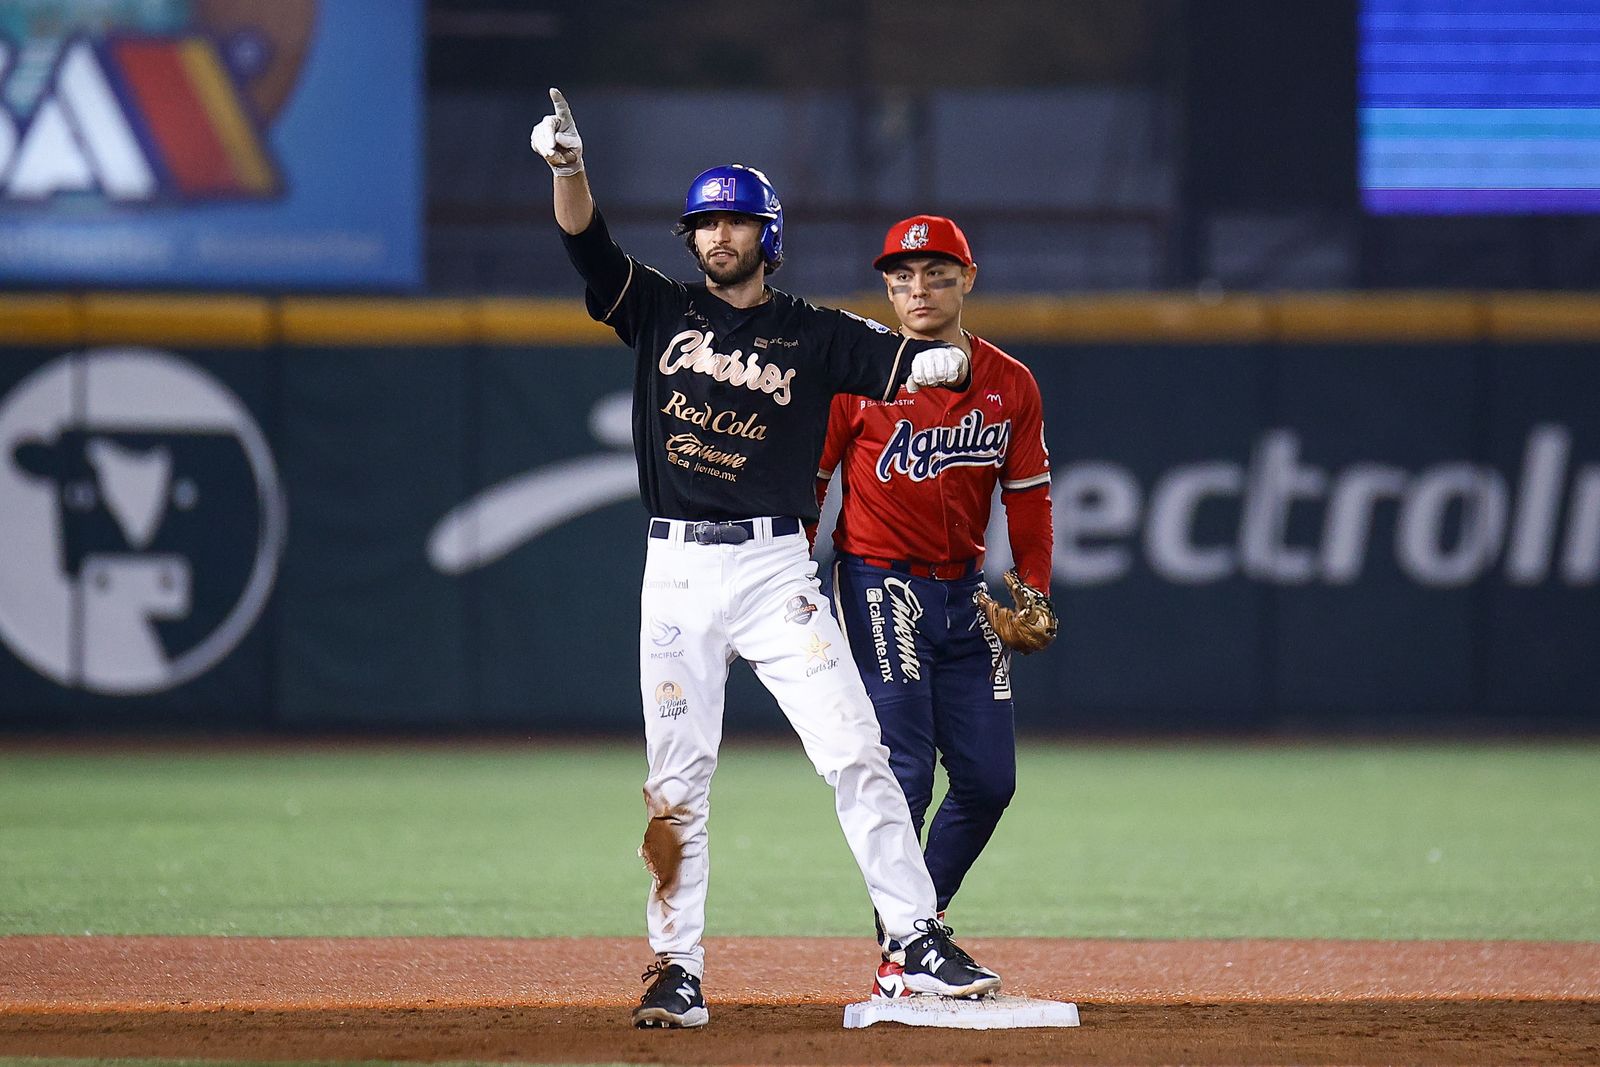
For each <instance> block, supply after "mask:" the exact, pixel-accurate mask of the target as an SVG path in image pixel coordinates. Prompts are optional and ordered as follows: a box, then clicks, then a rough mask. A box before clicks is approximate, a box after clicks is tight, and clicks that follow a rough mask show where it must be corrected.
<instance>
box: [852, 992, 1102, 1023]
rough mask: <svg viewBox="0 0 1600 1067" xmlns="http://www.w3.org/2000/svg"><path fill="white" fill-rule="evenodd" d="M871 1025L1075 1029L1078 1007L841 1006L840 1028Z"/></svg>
mask: <svg viewBox="0 0 1600 1067" xmlns="http://www.w3.org/2000/svg"><path fill="white" fill-rule="evenodd" d="M873 1023H904V1024H905V1025H907V1026H946V1027H952V1028H955V1029H958V1030H1013V1029H1018V1028H1020V1027H1028V1026H1077V1025H1078V1006H1077V1005H1076V1004H1073V1003H1070V1002H1064V1001H1059V1000H1033V999H1031V998H1028V997H1005V996H997V997H985V998H983V999H982V1000H956V999H954V998H952V997H935V996H916V997H895V998H893V999H890V998H887V997H873V998H872V999H871V1000H864V1001H862V1002H861V1003H859V1004H846V1005H845V1006H844V1028H845V1029H846V1030H856V1029H860V1028H861V1027H863V1026H871V1025H872V1024H873Z"/></svg>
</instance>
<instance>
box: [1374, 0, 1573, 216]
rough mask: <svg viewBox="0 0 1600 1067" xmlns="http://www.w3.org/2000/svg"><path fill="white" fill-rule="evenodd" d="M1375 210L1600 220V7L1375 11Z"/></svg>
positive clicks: (1430, 4) (1379, 5)
mask: <svg viewBox="0 0 1600 1067" xmlns="http://www.w3.org/2000/svg"><path fill="white" fill-rule="evenodd" d="M1360 10H1361V14H1360V19H1361V23H1360V34H1359V40H1360V44H1359V50H1360V51H1359V60H1358V77H1359V79H1360V83H1359V106H1360V109H1361V114H1360V124H1359V125H1360V182H1361V197H1362V203H1363V204H1364V205H1365V207H1366V209H1367V210H1368V211H1369V212H1372V213H1374V214H1383V215H1471V214H1486V215H1525V214H1592V213H1596V212H1600V0H1448V2H1446V0H1363V3H1362V4H1361V9H1360Z"/></svg>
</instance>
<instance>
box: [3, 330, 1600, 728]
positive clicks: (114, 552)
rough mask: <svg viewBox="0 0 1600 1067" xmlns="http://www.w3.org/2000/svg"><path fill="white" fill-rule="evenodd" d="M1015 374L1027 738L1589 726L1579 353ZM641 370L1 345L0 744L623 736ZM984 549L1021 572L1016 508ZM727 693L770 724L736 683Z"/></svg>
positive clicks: (758, 703)
mask: <svg viewBox="0 0 1600 1067" xmlns="http://www.w3.org/2000/svg"><path fill="white" fill-rule="evenodd" d="M1012 351H1013V354H1015V355H1016V356H1018V357H1019V358H1020V359H1022V360H1023V361H1024V362H1026V363H1027V364H1028V365H1029V366H1030V367H1031V368H1032V370H1033V372H1034V374H1035V377H1036V378H1037V379H1038V382H1039V385H1040V389H1041V392H1042V395H1043V399H1044V411H1045V420H1046V433H1047V437H1048V441H1049V445H1050V450H1051V456H1052V471H1053V477H1052V484H1051V495H1052V499H1053V503H1054V539H1055V540H1054V546H1053V553H1054V578H1053V588H1052V595H1053V597H1054V599H1055V602H1056V604H1057V606H1058V608H1059V610H1060V612H1061V616H1062V628H1061V637H1060V639H1059V640H1058V641H1057V642H1056V644H1055V645H1053V646H1052V647H1051V648H1049V649H1048V650H1046V651H1044V652H1042V653H1040V654H1038V655H1033V656H1028V657H1025V658H1022V657H1019V658H1018V659H1017V660H1016V661H1015V662H1013V663H1012V664H1011V668H1012V669H1011V687H1012V690H1013V692H1014V694H1015V700H1016V708H1017V716H1018V722H1019V725H1021V726H1022V728H1024V729H1025V730H1029V731H1038V732H1052V731H1068V732H1073V733H1083V732H1123V733H1126V732H1171V731H1176V732H1185V733H1195V732H1204V733H1215V732H1251V733H1261V732H1281V731H1294V730H1315V731H1321V730H1330V729H1332V730H1371V731H1380V732H1381V731H1393V730H1402V731H1422V730H1434V729H1439V730H1443V729H1456V728H1462V727H1473V726H1488V727H1492V728H1497V729H1523V728H1532V729H1542V728H1571V727H1573V726H1581V725H1583V724H1585V723H1589V724H1592V723H1593V722H1594V721H1596V717H1597V716H1600V698H1597V694H1600V658H1597V657H1595V656H1594V655H1593V651H1592V650H1593V644H1594V634H1595V633H1596V632H1600V609H1597V608H1596V600H1595V592H1596V589H1597V588H1600V419H1597V417H1596V414H1595V409H1594V405H1593V403H1592V398H1593V397H1594V396H1595V395H1596V394H1597V392H1600V363H1597V362H1596V361H1595V360H1594V359H1593V358H1592V353H1591V352H1589V351H1588V350H1587V349H1586V348H1584V347H1582V346H1572V347H1564V346H1554V345H1546V346H1523V347H1514V346H1482V347H1474V346H1470V345H1438V346H1423V345H1414V346H1408V347H1404V348H1397V347H1392V346H1382V345H1345V346H1332V345H1329V346H1298V347H1293V348H1287V349H1285V348H1278V347H1273V346H1256V345H1218V346H1210V347H1203V346H1142V347H1134V346H1074V347H1059V346H1053V347H1046V346H1022V345H1018V346H1013V348H1012ZM628 378H629V373H628V357H627V354H626V353H625V352H623V351H620V350H618V349H616V348H595V349H587V348H568V349H534V348H516V347H509V346H508V347H497V348H492V349H488V350H484V349H473V348H457V347H452V346H448V345H439V346H427V347H386V348H355V347H326V348H290V349H278V350H270V349H269V350H260V351H255V352H248V353H241V352H238V351H233V352H226V353H217V352H206V351H203V350H195V349H180V350H161V349H152V348H130V347H114V346H112V347H100V348H90V349H87V350H82V351H71V350H44V349H40V350H32V349H25V350H15V349H14V350H10V351H9V352H8V357H7V359H6V360H4V361H0V726H6V727H10V728H17V727H23V728H30V729H31V728H41V729H66V728H72V727H74V726H86V725H95V726H118V727H122V728H128V729H132V728H137V727H141V726H145V725H150V724H174V723H181V724H196V725H205V726H208V727H212V728H216V729H230V728H261V727H263V726H268V727H271V728H275V729H283V730H312V731H315V730H322V729H344V728H360V729H370V730H401V729H415V728H440V729H506V728H518V729H537V730H559V731H567V732H572V731H576V732H590V731H600V732H619V731H631V730H635V729H637V726H638V723H639V714H640V692H639V680H638V679H639V669H638V652H639V646H640V631H639V628H640V624H641V620H640V616H639V595H640V584H641V580H642V570H643V561H644V544H645V538H644V531H645V527H646V521H647V516H646V515H645V512H644V509H643V506H642V505H641V504H640V503H639V499H638V485H637V475H636V471H635V466H634V459H633V451H632V440H631V410H632V398H631V395H630V391H629V389H628ZM552 383H556V384H555V385H553V384H552ZM957 413H958V414H959V411H958V412H957ZM930 458H932V457H930ZM839 495H840V494H839V493H837V492H835V493H832V494H830V496H831V498H832V499H834V500H837V499H838V497H839ZM829 529H830V519H829V517H828V515H827V514H826V513H825V515H824V520H823V527H822V536H821V537H820V538H819V541H818V546H817V556H818V560H819V564H820V565H821V566H820V571H821V573H823V574H826V573H827V570H828V562H829V559H830V558H831V551H830V547H829V543H828V539H827V535H828V532H829ZM987 540H988V556H987V559H986V571H987V573H988V575H989V577H990V578H991V580H995V581H997V580H998V578H999V576H1000V575H1001V573H1002V572H1003V571H1004V570H1005V569H1006V568H1007V567H1009V566H1010V563H1011V554H1010V549H1009V545H1008V536H1007V533H1006V527H1005V522H1004V511H1003V509H1002V508H998V507H997V508H996V509H995V518H994V521H993V522H992V524H991V527H990V530H989V532H988V538H987ZM908 618H909V616H908ZM648 651H649V650H648V649H647V652H648ZM656 654H658V655H662V656H670V655H671V654H672V650H671V649H670V647H667V646H666V645H663V648H662V651H660V652H659V653H656ZM726 708H727V711H726V721H727V727H728V729H729V730H730V731H732V732H737V731H740V730H749V729H761V730H768V731H782V730H784V729H785V726H784V723H783V719H782V716H781V715H780V714H779V712H778V711H777V709H776V706H775V704H774V702H773V701H772V699H771V697H770V696H768V695H767V694H765V693H764V692H763V691H762V690H761V689H760V688H759V686H758V684H757V683H755V681H754V680H753V678H752V676H751V673H750V672H749V671H748V670H744V669H743V668H739V667H735V669H734V671H733V674H732V681H731V682H730V687H729V694H728V700H727V705H726Z"/></svg>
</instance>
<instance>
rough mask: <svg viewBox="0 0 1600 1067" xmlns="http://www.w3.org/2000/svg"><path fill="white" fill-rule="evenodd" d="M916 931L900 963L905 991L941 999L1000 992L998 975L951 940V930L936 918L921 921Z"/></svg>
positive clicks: (980, 995)
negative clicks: (915, 936) (934, 995)
mask: <svg viewBox="0 0 1600 1067" xmlns="http://www.w3.org/2000/svg"><path fill="white" fill-rule="evenodd" d="M917 930H918V931H920V932H921V933H922V936H921V937H919V938H917V939H916V940H915V941H911V942H909V943H907V945H906V947H905V949H904V951H905V959H904V960H903V961H901V966H902V967H903V968H904V972H903V978H904V981H905V987H906V988H907V989H909V990H911V991H912V992H914V993H937V994H938V995H939V996H943V997H982V996H987V995H988V994H990V993H994V992H998V991H999V989H1000V976H999V975H998V974H995V973H994V972H993V971H991V970H990V969H989V968H987V967H984V966H980V965H979V964H978V962H977V961H976V960H974V959H973V958H972V957H971V956H969V955H967V954H966V952H964V951H963V950H962V949H961V946H959V945H957V944H956V943H955V942H954V941H952V940H950V935H951V934H952V933H954V931H953V930H951V929H950V927H948V926H946V925H945V924H944V923H942V922H940V921H939V920H938V919H923V920H921V921H920V922H918V923H917Z"/></svg>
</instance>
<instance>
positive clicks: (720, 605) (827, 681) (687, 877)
mask: <svg viewBox="0 0 1600 1067" xmlns="http://www.w3.org/2000/svg"><path fill="white" fill-rule="evenodd" d="M749 522H750V527H751V529H752V530H753V531H754V536H752V537H751V538H750V539H749V540H747V541H745V542H744V543H742V544H699V543H697V542H696V541H695V540H694V528H695V525H696V524H695V523H692V522H685V521H682V520H677V519H671V520H668V519H653V520H651V529H652V531H653V536H651V537H650V539H649V542H648V546H649V547H648V551H647V553H646V557H645V571H644V586H643V590H642V593H641V596H640V635H639V667H640V670H639V674H640V690H641V695H642V696H643V702H644V723H645V747H646V752H647V755H648V758H649V762H650V776H649V778H648V780H647V781H646V782H645V797H646V803H647V805H648V807H649V808H650V810H651V812H652V814H661V813H666V812H671V813H672V815H671V817H670V819H669V824H670V825H671V827H672V828H673V829H674V830H675V831H676V833H677V835H678V837H679V839H680V840H681V841H682V845H683V858H682V863H681V866H680V867H679V870H678V875H677V878H676V881H675V884H673V885H671V886H670V887H668V888H667V889H666V891H665V892H661V893H658V892H656V890H655V888H654V886H652V890H651V893H650V896H649V901H648V904H647V906H646V911H645V913H646V923H647V926H648V929H649V935H650V945H651V947H652V948H654V949H655V951H656V953H657V954H658V955H659V956H661V957H663V958H665V959H667V960H670V961H671V962H674V963H677V964H679V965H681V966H682V967H683V968H684V969H685V970H688V971H690V972H691V973H693V974H696V975H701V974H703V973H704V964H705V950H704V948H703V947H702V945H701V938H702V937H703V935H704V933H705V905H706V884H707V879H708V876H709V873H710V867H711V865H710V860H709V856H708V850H707V840H706V838H707V834H706V818H707V815H708V814H709V812H710V806H711V805H710V788H711V775H712V773H713V772H714V771H715V770H716V766H717V750H718V748H719V746H720V745H721V743H722V711H723V690H724V687H725V685H726V683H727V680H728V668H729V666H730V665H731V664H732V662H733V660H734V659H735V658H736V657H743V658H744V659H745V660H746V661H747V662H749V664H750V665H751V666H752V667H753V668H754V669H755V672H756V675H757V677H759V678H760V679H761V681H762V683H763V684H764V685H765V686H766V687H767V689H768V690H769V691H770V692H771V693H772V695H773V696H774V697H775V698H776V699H777V701H778V706H779V707H780V708H782V710H783V713H784V715H785V716H787V717H788V719H789V723H790V725H792V726H793V727H794V730H795V732H796V733H797V734H799V735H800V740H801V742H802V743H803V744H804V746H805V750H806V755H807V756H809V757H810V759H811V763H812V765H813V766H815V767H816V769H817V773H818V774H820V775H821V776H822V777H823V778H824V779H826V780H827V782H828V784H829V785H830V786H832V787H833V790H834V797H835V807H836V809H837V811H838V815H839V825H840V827H841V828H842V829H843V830H844V836H845V839H846V841H847V842H848V843H849V846H850V850H851V852H852V853H854V855H855V859H856V864H857V865H858V866H859V867H860V868H861V873H862V876H863V877H864V878H865V879H866V883H867V892H868V895H869V896H870V897H871V899H872V904H873V906H874V907H875V908H877V910H878V915H879V916H880V917H881V919H882V921H883V925H884V929H885V931H886V932H887V933H888V935H889V936H890V937H893V938H897V939H898V940H901V941H908V940H910V939H911V938H912V937H914V936H916V933H915V930H914V924H915V923H916V922H917V921H918V920H920V919H928V918H932V917H933V915H934V913H935V911H936V906H935V904H936V902H935V898H934V889H933V881H932V879H931V878H929V876H928V869H927V867H926V865H925V864H924V863H923V859H922V849H921V848H920V846H919V844H918V841H917V836H916V832H915V830H913V828H912V825H911V813H910V810H909V809H908V807H907V806H906V800H905V794H904V793H902V792H901V790H900V785H899V783H898V782H897V781H896V780H895V777H894V775H893V773H892V772H891V771H890V770H889V751H888V749H886V748H885V747H884V746H883V744H882V741H881V739H880V735H879V731H878V721H877V718H876V716H875V715H874V713H873V710H872V702H871V701H870V700H869V699H868V697H867V691H866V688H865V687H864V686H863V685H862V683H861V678H860V676H859V675H858V674H857V673H856V669H855V664H854V661H853V660H852V659H851V657H850V652H849V650H848V648H847V647H846V646H845V640H844V636H843V635H842V634H841V633H840V631H839V625H838V623H837V622H836V621H835V619H834V616H833V612H832V609H831V607H830V605H829V603H828V600H827V599H826V598H825V597H824V596H823V595H822V594H821V592H820V591H819V588H820V587H819V585H818V583H817V580H816V572H817V565H816V563H815V562H814V561H812V559H811V558H810V556H809V554H808V545H807V542H806V538H805V534H804V533H803V532H795V533H792V534H783V535H778V536H774V535H773V533H772V520H771V519H767V518H758V519H753V520H749ZM790 522H792V520H790ZM663 534H664V535H665V536H662V535H663Z"/></svg>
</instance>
